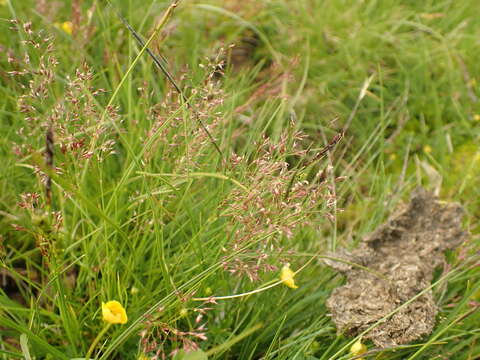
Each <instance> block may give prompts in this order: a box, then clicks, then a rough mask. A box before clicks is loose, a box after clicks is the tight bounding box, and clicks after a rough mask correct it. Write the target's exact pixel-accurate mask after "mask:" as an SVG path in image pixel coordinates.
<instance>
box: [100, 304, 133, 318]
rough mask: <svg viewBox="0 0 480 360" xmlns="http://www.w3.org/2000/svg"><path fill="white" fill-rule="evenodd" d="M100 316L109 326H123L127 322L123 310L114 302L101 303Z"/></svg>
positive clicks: (120, 305) (125, 313)
mask: <svg viewBox="0 0 480 360" xmlns="http://www.w3.org/2000/svg"><path fill="white" fill-rule="evenodd" d="M102 316H103V320H104V321H106V322H108V323H110V324H125V323H126V322H127V321H128V317H127V312H126V311H125V308H124V307H123V306H122V304H120V303H119V302H118V301H115V300H112V301H107V302H106V303H103V302H102Z"/></svg>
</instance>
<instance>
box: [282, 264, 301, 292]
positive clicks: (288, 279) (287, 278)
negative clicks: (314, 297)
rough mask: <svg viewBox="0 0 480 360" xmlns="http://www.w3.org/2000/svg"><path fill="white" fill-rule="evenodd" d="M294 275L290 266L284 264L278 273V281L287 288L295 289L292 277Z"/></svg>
mask: <svg viewBox="0 0 480 360" xmlns="http://www.w3.org/2000/svg"><path fill="white" fill-rule="evenodd" d="M294 276H295V273H294V272H293V271H292V269H290V264H286V265H284V266H283V267H282V271H281V272H280V280H282V282H283V283H284V284H285V285H287V286H288V287H289V288H292V289H297V288H298V286H297V285H295V280H294V279H293V277H294Z"/></svg>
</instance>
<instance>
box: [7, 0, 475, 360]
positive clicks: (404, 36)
mask: <svg viewBox="0 0 480 360" xmlns="http://www.w3.org/2000/svg"><path fill="white" fill-rule="evenodd" d="M0 3H1V5H0V27H1V28H0V53H1V57H0V64H1V66H0V98H1V100H0V115H1V116H0V160H1V164H0V169H1V170H0V259H1V270H0V271H1V274H0V284H1V287H0V359H82V358H85V356H86V354H87V351H88V349H89V348H90V347H92V343H93V344H94V346H93V347H92V352H91V355H90V356H91V358H98V359H150V358H151V359H156V358H158V359H161V358H162V356H164V357H165V358H172V357H173V354H174V353H175V352H178V353H177V355H175V356H176V359H177V360H179V359H205V358H206V357H207V356H208V359H298V360H300V359H301V360H306V359H309V360H313V359H322V360H325V359H351V358H352V354H350V353H349V349H350V346H351V345H352V344H353V343H354V342H355V341H356V340H357V339H356V338H355V337H351V336H346V335H343V334H339V333H337V331H336V329H335V325H334V324H333V322H332V321H331V319H330V317H329V314H328V309H327V308H326V306H325V303H326V299H327V298H328V296H329V295H330V294H331V292H332V290H333V289H334V288H335V287H338V286H340V285H342V284H343V283H344V281H345V280H344V279H343V278H342V277H341V276H339V275H337V274H335V273H334V272H333V271H332V270H330V269H328V268H327V267H326V266H325V265H324V264H323V263H322V261H321V258H320V256H321V255H322V254H325V253H326V252H327V251H331V250H335V249H338V248H354V247H355V246H356V245H357V244H358V242H359V241H360V240H361V239H362V237H363V236H365V235H367V234H368V233H369V232H371V231H373V230H374V229H375V228H376V227H377V226H378V225H379V224H381V223H382V222H384V221H385V220H386V219H387V217H388V216H389V214H390V213H391V212H392V211H393V210H394V209H395V207H396V206H397V205H398V204H400V203H401V202H404V201H408V198H409V194H410V193H411V191H412V190H413V189H414V188H416V187H417V186H424V187H426V188H427V189H429V190H431V191H434V192H436V193H437V194H438V195H439V197H440V198H441V199H442V200H445V201H456V202H460V203H461V204H462V205H463V206H464V208H465V218H464V228H465V229H466V230H468V231H469V232H470V233H471V236H470V238H469V241H468V242H467V243H466V244H463V245H462V246H461V248H459V249H457V250H455V251H451V252H449V253H448V254H446V258H447V264H446V265H445V267H444V269H439V270H438V273H437V275H436V280H438V279H439V278H440V277H442V276H444V275H447V276H446V279H447V280H446V281H442V282H440V283H439V284H438V285H437V286H435V287H434V288H433V292H434V296H435V299H436V301H437V304H438V308H439V313H438V315H437V325H436V326H435V328H434V330H433V332H432V334H430V336H427V337H424V338H422V339H419V340H418V342H416V343H414V344H408V345H405V346H398V347H392V348H386V349H378V348H375V347H374V345H373V344H372V343H370V342H368V341H366V342H365V345H366V346H367V348H368V350H369V352H368V353H367V354H366V355H364V358H368V359H472V360H473V359H476V358H479V357H480V345H479V334H480V330H479V327H478V324H479V322H480V316H479V313H478V311H476V310H477V309H478V307H479V305H480V303H479V302H480V283H479V277H480V271H479V269H480V267H479V266H478V265H479V262H478V261H479V260H478V245H479V236H478V235H479V230H480V228H479V223H478V218H479V216H480V188H479V186H478V185H479V182H480V148H479V141H480V100H479V97H480V67H479V66H478V59H479V56H480V17H479V16H478V14H480V2H478V1H477V0H462V1H454V0H435V1H434V0H425V1H409V0H382V1H380V0H363V1H360V0H349V1H347V0H296V1H291V0H290V1H289V0H262V1H259V0H257V1H253V0H252V1H250V0H243V1H238V0H225V1H208V0H207V1H189V0H183V1H180V2H179V3H178V5H177V7H176V8H175V9H174V10H173V13H172V14H171V16H170V17H169V18H168V19H167V21H166V22H165V23H162V16H163V14H165V12H166V11H167V8H168V7H169V5H170V3H169V2H166V1H161V0H145V1H139V0H121V1H120V0H111V4H108V2H106V1H94V0H83V1H80V0H78V1H77V0H75V1H46V0H36V1H33V0H4V1H1V2H0ZM118 14H122V15H123V16H124V17H125V19H126V20H127V21H128V22H129V24H130V25H131V26H132V27H133V29H135V30H136V31H137V32H138V34H139V35H140V36H141V37H142V38H143V39H145V41H146V40H147V39H148V38H149V37H150V36H152V34H154V35H155V29H158V30H159V31H158V32H157V33H156V35H155V36H154V37H153V38H152V41H151V42H150V44H149V48H150V49H151V50H152V52H153V53H154V54H156V56H157V58H158V60H159V63H160V64H162V67H163V68H164V69H166V70H167V72H168V74H169V75H168V76H170V77H171V79H172V80H173V81H174V82H175V84H177V85H178V87H179V89H181V91H182V93H183V97H182V96H179V95H178V93H177V91H176V89H175V87H174V86H173V85H172V83H171V82H170V81H169V80H168V79H167V77H166V76H165V74H164V73H163V72H162V71H161V70H159V69H158V67H157V66H156V65H155V63H154V62H153V60H152V58H151V57H150V56H149V55H148V54H147V53H146V52H145V51H144V50H145V49H142V46H141V45H139V44H138V43H137V42H136V41H135V38H134V37H133V35H132V33H131V32H130V31H129V30H128V28H127V27H126V25H125V24H124V23H122V21H121V19H120V18H119V16H118ZM12 19H16V20H17V22H16V23H12V21H11V20H12ZM205 130H207V131H208V134H207V132H206V131H205ZM49 133H50V135H53V143H52V142H51V141H50V143H49V145H48V147H50V150H51V151H50V153H52V154H53V166H54V167H55V168H52V166H51V165H50V164H49V161H48V159H47V161H46V160H45V158H46V156H45V154H48V153H49V150H48V149H46V144H47V142H46V137H48V136H49V135H48V134H49ZM342 134H343V137H342V136H341V135H342ZM210 136H211V137H210ZM327 150H328V151H327ZM47 158H48V156H47ZM49 181H50V182H51V185H48V183H49ZM46 188H50V194H48V192H46ZM286 263H289V264H290V267H291V269H292V270H293V271H297V270H299V271H298V272H297V273H296V274H295V283H296V285H297V286H298V288H297V289H292V288H289V287H287V286H285V284H283V283H281V282H280V281H278V279H279V276H280V269H281V268H282V266H284V264H286ZM202 299H203V300H202ZM214 299H216V300H214ZM108 300H117V301H119V302H120V303H121V304H122V305H123V306H124V307H125V308H126V311H127V314H128V318H129V320H128V322H127V324H125V325H116V324H115V325H112V326H110V327H109V328H105V323H104V321H103V320H102V314H101V303H102V302H106V301H108ZM99 334H100V335H99ZM96 340H98V341H97V342H96ZM197 347H198V349H201V351H197V352H195V353H194V355H192V354H190V355H188V354H185V353H183V352H182V351H181V350H182V349H187V350H188V349H197ZM155 356H157V357H155Z"/></svg>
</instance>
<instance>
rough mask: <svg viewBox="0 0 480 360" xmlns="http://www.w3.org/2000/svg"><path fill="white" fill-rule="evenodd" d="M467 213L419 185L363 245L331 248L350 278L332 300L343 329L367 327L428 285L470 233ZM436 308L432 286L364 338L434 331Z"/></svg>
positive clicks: (383, 341)
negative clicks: (464, 218)
mask: <svg viewBox="0 0 480 360" xmlns="http://www.w3.org/2000/svg"><path fill="white" fill-rule="evenodd" d="M462 215H463V210H462V208H461V206H460V205H458V204H453V203H443V202H441V201H439V200H437V199H436V198H435V197H434V196H433V195H432V194H430V193H428V192H426V191H425V190H423V189H418V190H416V191H415V193H414V194H413V196H412V199H411V201H410V204H409V205H408V206H406V207H402V208H401V209H399V211H398V212H397V214H396V215H394V216H392V217H391V218H390V220H388V221H387V222H386V223H385V224H383V225H381V226H380V227H379V228H378V229H377V230H376V231H374V232H373V233H372V234H371V235H369V236H368V237H366V238H365V239H363V241H362V243H361V245H360V246H359V248H357V249H355V250H353V251H352V252H347V251H345V250H340V251H339V252H337V253H335V254H330V256H331V258H330V259H327V260H325V263H326V264H327V265H329V266H330V267H332V268H334V269H336V270H337V271H339V272H341V273H343V274H344V275H346V276H347V284H346V285H344V286H341V287H339V288H337V289H335V290H334V291H333V293H332V295H331V296H330V298H329V299H328V301H327V307H328V309H329V310H330V312H331V314H332V319H333V321H334V322H335V324H336V325H337V329H338V331H339V332H341V333H346V334H351V335H355V334H357V333H360V332H363V331H365V330H367V329H368V328H369V327H371V326H372V325H374V324H375V323H377V321H379V320H381V319H383V318H384V317H386V316H387V315H388V314H390V313H392V312H393V311H394V310H395V309H397V308H398V307H399V306H401V305H402V304H405V303H406V302H407V301H409V300H411V299H412V298H413V297H415V296H416V295H418V294H419V293H420V292H422V291H424V290H425V289H426V288H428V287H429V286H430V284H431V281H432V277H433V271H434V270H435V268H436V267H438V266H439V265H441V264H443V263H444V261H445V259H444V255H443V252H444V251H445V250H447V249H453V248H455V247H457V246H458V245H459V244H461V243H462V242H463V241H464V240H465V239H466V237H467V233H466V232H464V231H463V230H462V229H461V221H462ZM334 258H336V259H342V260H343V261H338V260H335V259H334ZM355 264H358V265H360V266H356V265H355ZM436 314H437V306H436V304H435V301H434V299H433V295H432V291H431V290H430V289H429V290H427V291H425V292H424V293H423V294H422V295H421V296H419V297H418V298H416V299H415V300H413V301H411V302H410V303H409V304H408V305H406V306H405V307H403V308H401V309H400V310H399V311H398V312H396V313H395V314H394V315H392V316H390V317H388V318H387V319H386V320H385V321H381V322H380V323H378V324H377V325H376V326H375V327H374V328H373V329H372V330H370V331H369V332H368V333H367V334H366V335H365V336H364V338H366V339H371V340H372V341H373V342H374V343H375V344H376V345H378V346H380V347H386V346H394V345H399V344H405V343H409V342H411V341H414V340H416V339H418V338H420V337H421V336H424V335H427V334H429V333H430V332H431V331H432V329H433V326H434V324H435V316H436Z"/></svg>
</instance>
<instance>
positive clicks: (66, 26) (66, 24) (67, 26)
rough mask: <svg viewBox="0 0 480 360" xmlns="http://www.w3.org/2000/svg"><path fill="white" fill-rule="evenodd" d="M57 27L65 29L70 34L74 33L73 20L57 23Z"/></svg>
mask: <svg viewBox="0 0 480 360" xmlns="http://www.w3.org/2000/svg"><path fill="white" fill-rule="evenodd" d="M54 25H55V27H56V28H58V29H60V30H63V31H65V32H66V33H67V34H68V35H72V32H73V24H72V22H71V21H64V22H63V23H58V22H57V23H55V24H54Z"/></svg>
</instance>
